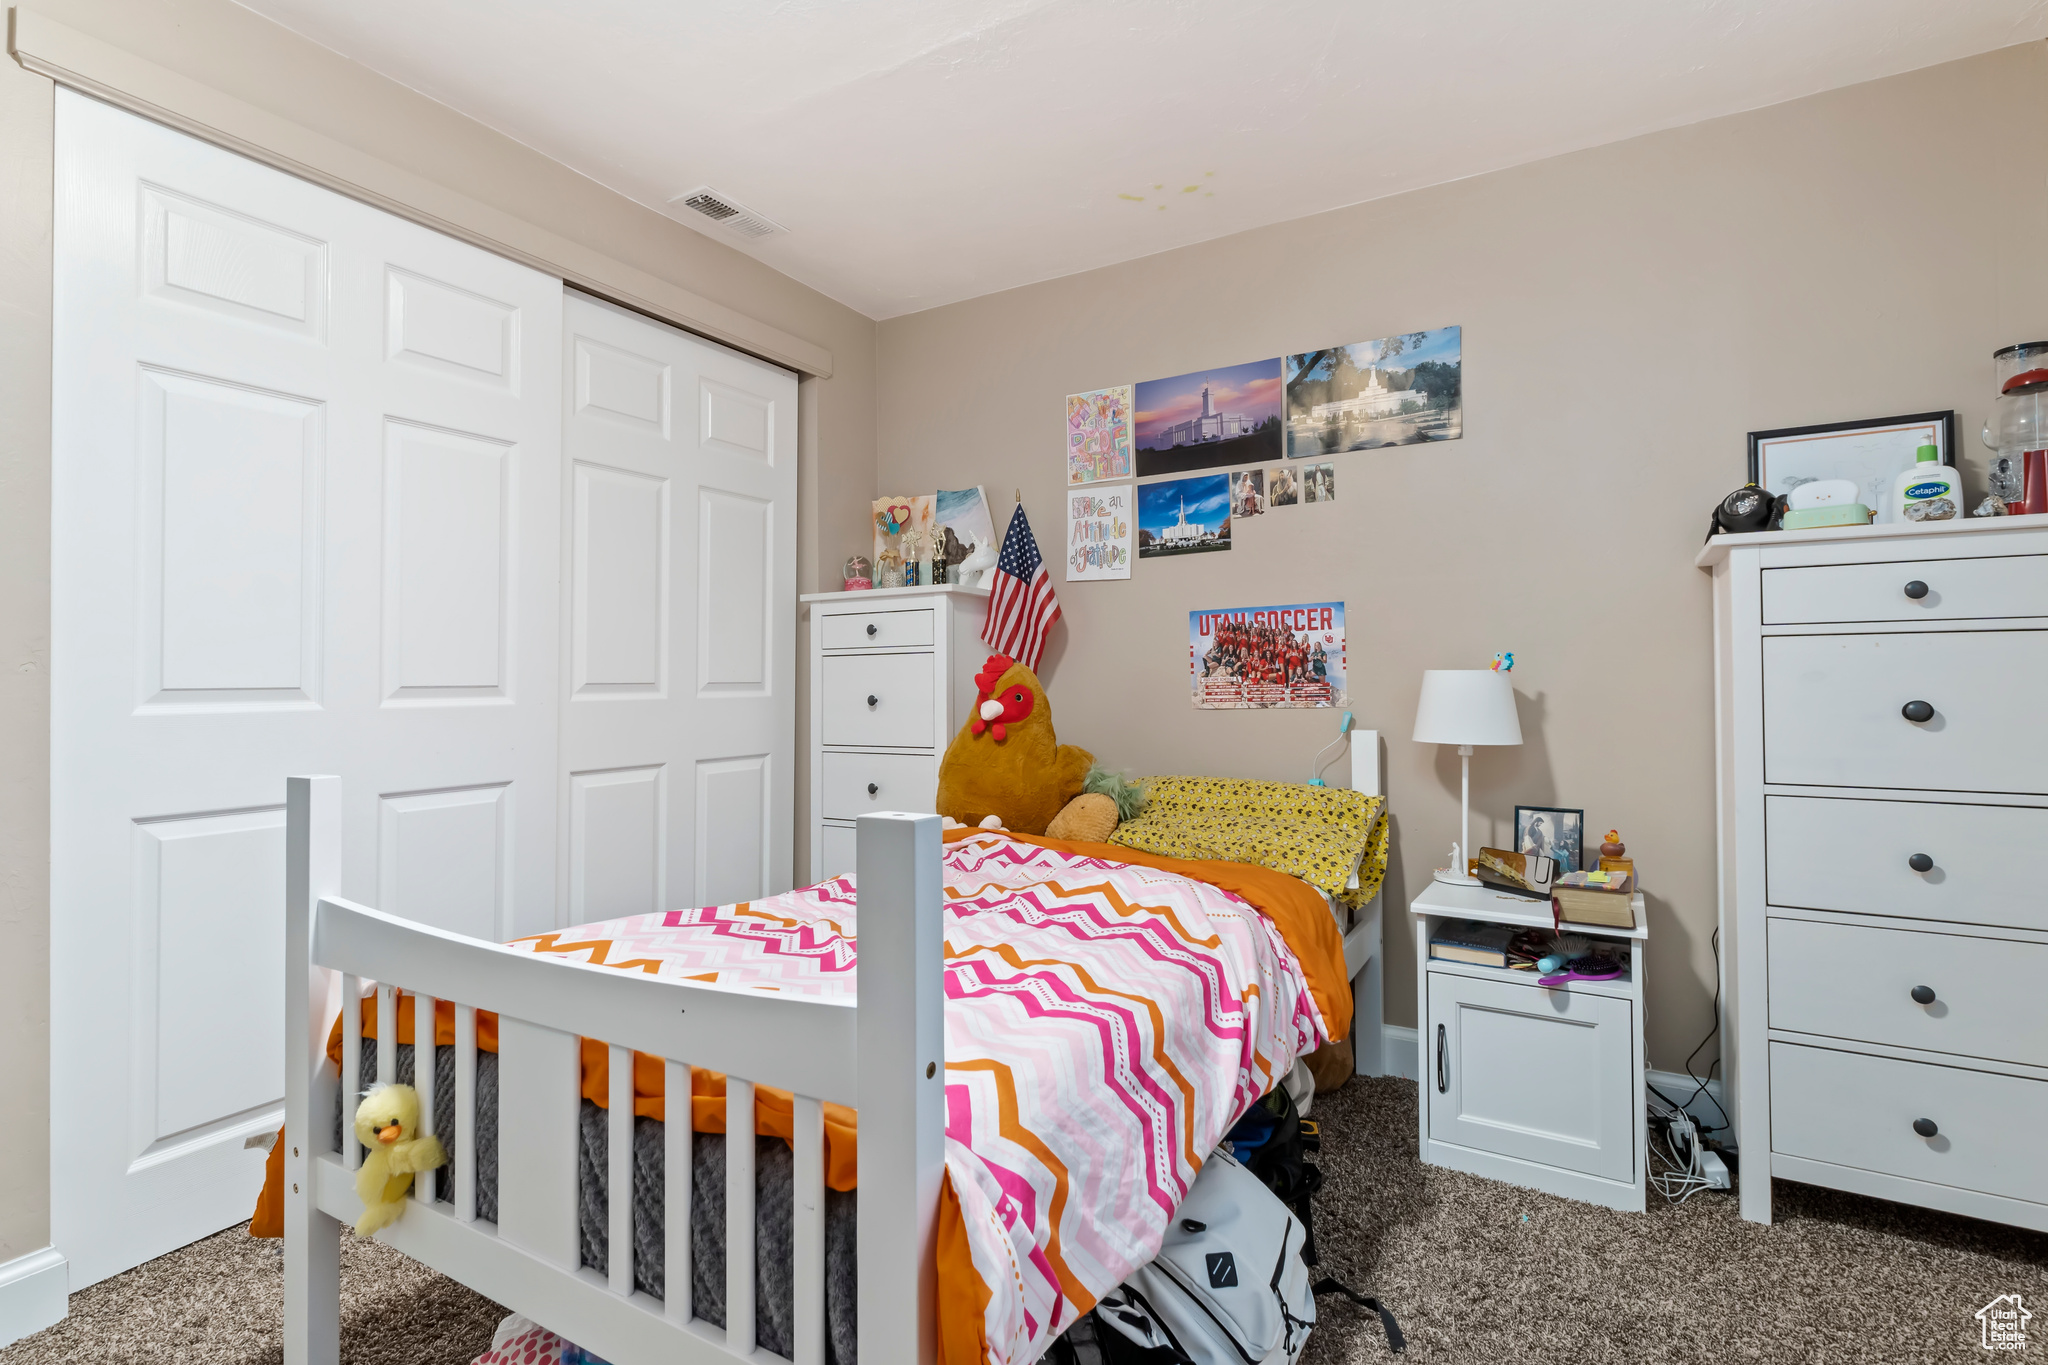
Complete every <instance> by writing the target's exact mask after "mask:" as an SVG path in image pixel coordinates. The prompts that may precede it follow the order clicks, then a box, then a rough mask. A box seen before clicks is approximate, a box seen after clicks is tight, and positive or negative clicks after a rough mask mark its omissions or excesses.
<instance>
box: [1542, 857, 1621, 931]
mask: <svg viewBox="0 0 2048 1365" xmlns="http://www.w3.org/2000/svg"><path fill="white" fill-rule="evenodd" d="M1550 902H1551V907H1552V909H1553V911H1554V912H1555V914H1556V916H1557V918H1558V919H1559V920H1560V921H1563V920H1571V921H1573V922H1574V923H1577V924H1597V925H1600V926H1601V927H1603V928H1609V929H1633V928H1635V927H1636V911H1635V876H1634V875H1633V874H1632V873H1629V872H1609V871H1602V872H1567V873H1565V874H1564V875H1563V876H1562V877H1559V878H1558V879H1557V885H1556V886H1554V887H1552V888H1551V892H1550Z"/></svg>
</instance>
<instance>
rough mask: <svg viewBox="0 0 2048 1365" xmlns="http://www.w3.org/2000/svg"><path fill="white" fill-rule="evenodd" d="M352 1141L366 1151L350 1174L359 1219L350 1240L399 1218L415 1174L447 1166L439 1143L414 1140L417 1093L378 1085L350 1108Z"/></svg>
mask: <svg viewBox="0 0 2048 1365" xmlns="http://www.w3.org/2000/svg"><path fill="white" fill-rule="evenodd" d="M355 1130H356V1141H358V1142H360V1143H362V1144H363V1146H365V1147H367V1148H369V1149H370V1154H369V1155H368V1156H366V1157H364V1158H363V1166H362V1169H361V1170H359V1171H357V1172H356V1197H357V1198H359V1199H361V1200H362V1201H363V1216H362V1217H361V1218H358V1219H357V1220H356V1236H358V1237H368V1236H369V1235H370V1234H371V1233H373V1232H376V1231H377V1230H378V1229H379V1228H387V1227H390V1226H391V1225H392V1224H393V1223H395V1222H397V1221H398V1220H399V1218H400V1217H401V1216H402V1215H403V1214H404V1213H405V1196H406V1193H407V1192H408V1191H410V1190H411V1189H412V1177H413V1173H414V1172H415V1171H431V1170H433V1169H434V1168H435V1167H437V1166H440V1165H443V1164H445V1163H446V1162H447V1160H448V1154H447V1153H446V1152H445V1151H443V1150H442V1149H441V1139H439V1138H437V1137H435V1136H434V1135H433V1134H431V1133H429V1134H427V1135H426V1136H424V1137H422V1136H420V1092H419V1091H417V1090H415V1089H413V1088H412V1087H411V1086H409V1085H380V1086H378V1087H377V1088H376V1089H374V1090H372V1091H371V1092H370V1093H369V1094H367V1095H365V1096H363V1102H362V1103H361V1104H359V1105H357V1106H356V1122H355Z"/></svg>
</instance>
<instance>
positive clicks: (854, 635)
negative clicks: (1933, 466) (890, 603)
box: [819, 608, 932, 649]
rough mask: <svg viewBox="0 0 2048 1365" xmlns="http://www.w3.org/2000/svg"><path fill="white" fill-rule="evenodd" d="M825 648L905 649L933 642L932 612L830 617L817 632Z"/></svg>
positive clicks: (916, 611)
mask: <svg viewBox="0 0 2048 1365" xmlns="http://www.w3.org/2000/svg"><path fill="white" fill-rule="evenodd" d="M819 635H820V636H821V637H822V638H823V642H824V646H825V648H826V649H907V648H910V647H911V646H913V645H929V644H930V643H931V642H932V613H931V610H930V609H929V608H919V609H918V610H915V611H867V612H861V613H860V614H859V615H854V616H846V615H831V616H827V617H825V618H824V622H823V624H822V625H821V627H820V629H819Z"/></svg>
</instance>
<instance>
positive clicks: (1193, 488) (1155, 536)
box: [1138, 474, 1230, 559]
mask: <svg viewBox="0 0 2048 1365" xmlns="http://www.w3.org/2000/svg"><path fill="white" fill-rule="evenodd" d="M1229 548H1230V480H1229V479H1228V478H1226V477H1224V476H1223V475H1221V474H1200V475H1197V476H1196V477H1194V478H1192V479H1170V480H1168V481H1167V482H1165V483H1144V484H1139V485H1138V558H1140V559H1154V558H1161V557H1164V556H1167V555H1194V554H1207V553H1209V552H1210V551H1213V550H1227V549H1229Z"/></svg>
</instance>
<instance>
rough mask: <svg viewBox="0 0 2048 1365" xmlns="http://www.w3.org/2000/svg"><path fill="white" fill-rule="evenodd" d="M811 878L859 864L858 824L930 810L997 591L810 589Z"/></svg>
mask: <svg viewBox="0 0 2048 1365" xmlns="http://www.w3.org/2000/svg"><path fill="white" fill-rule="evenodd" d="M802 600H803V601H804V603H805V604H806V605H807V606H808V608H809V610H810V613H811V831H810V834H811V837H810V846H811V880H812V881H813V882H818V881H823V880H824V879H825V878H827V877H831V876H836V875H838V874H839V873H841V872H851V871H852V870H853V822H854V821H855V820H856V819H858V818H859V817H861V816H863V815H866V814H868V813H869V812H871V811H878V810H902V811H919V812H922V811H929V810H931V809H932V806H933V802H934V800H935V799H936V798H937V796H938V790H939V758H940V756H941V755H943V754H944V753H945V752H946V746H947V745H948V744H950V743H952V741H953V735H954V734H955V732H957V731H958V730H959V728H960V727H961V726H962V725H964V724H966V723H967V711H968V708H969V707H970V706H972V705H973V703H974V695H975V691H974V675H975V672H976V671H977V670H978V669H979V668H980V667H981V664H982V661H983V660H985V659H987V658H988V655H989V650H988V648H987V646H985V645H983V644H982V642H981V626H982V621H983V618H984V617H986V616H987V614H988V592H987V590H985V589H981V588H959V587H952V586H945V587H936V588H875V589H872V590H870V591H867V592H821V593H811V594H809V595H808V596H806V597H804V598H803V599H802Z"/></svg>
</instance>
